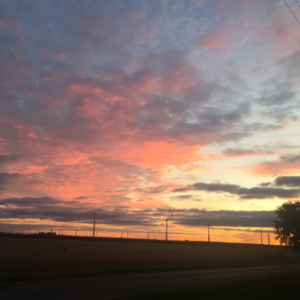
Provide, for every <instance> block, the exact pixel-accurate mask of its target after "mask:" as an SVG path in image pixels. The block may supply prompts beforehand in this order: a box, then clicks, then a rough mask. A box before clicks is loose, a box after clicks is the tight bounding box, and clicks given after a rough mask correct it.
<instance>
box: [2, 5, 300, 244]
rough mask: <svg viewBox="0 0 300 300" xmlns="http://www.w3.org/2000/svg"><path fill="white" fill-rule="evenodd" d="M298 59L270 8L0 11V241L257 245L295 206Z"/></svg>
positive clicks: (287, 27) (297, 34)
mask: <svg viewBox="0 0 300 300" xmlns="http://www.w3.org/2000/svg"><path fill="white" fill-rule="evenodd" d="M287 3H288V4H289V6H290V8H291V9H292V10H293V12H294V13H295V15H296V16H298V17H299V20H300V5H298V3H297V2H296V1H292V0H288V1H287ZM299 47H300V25H299V24H298V23H297V20H296V19H295V18H294V16H293V15H292V13H291V11H290V10H289V8H288V7H287V5H286V4H285V2H284V1H278V0H264V1H258V0H242V1H241V0H190V1H187V0H182V1H172V0H170V1H167V0H151V1H143V0H126V1H121V0H119V1H117V0H111V1H104V0H103V1H101V0H99V1H94V0H49V1H25V0H23V1H16V0H0V85H1V86H0V203H1V205H0V231H5V232H11V231H12V230H15V232H24V233H26V232H27V230H28V226H29V225H30V226H31V229H30V230H31V231H32V232H37V231H42V230H43V231H48V230H50V228H53V230H55V231H56V232H57V231H58V229H59V228H61V227H64V228H65V231H64V232H65V233H68V234H74V233H75V231H78V232H79V233H78V234H83V235H91V234H92V231H91V229H92V223H93V213H96V223H97V235H98V236H101V235H102V236H113V237H117V236H119V235H120V234H121V232H122V231H124V232H126V231H129V232H130V236H131V237H146V233H150V238H157V239H163V238H164V231H165V220H166V219H167V218H169V238H170V239H189V240H192V239H194V240H207V233H206V232H207V227H206V226H207V225H208V224H209V225H210V226H211V236H212V238H211V239H212V240H215V241H237V242H253V243H255V242H260V230H261V228H263V230H264V232H265V234H266V233H267V232H271V231H272V226H273V225H272V221H271V220H272V219H273V218H274V210H275V209H276V208H277V207H278V206H280V205H281V204H282V203H284V202H286V201H297V200H299V198H300V173H299V171H300V139H299V136H300V134H299V129H300V123H299V122H300V119H299V112H300V105H299V104H300V72H299V62H300V50H299V49H300V48H299ZM264 238H265V235H264ZM272 242H274V238H273V237H272Z"/></svg>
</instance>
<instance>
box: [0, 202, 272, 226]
mask: <svg viewBox="0 0 300 300" xmlns="http://www.w3.org/2000/svg"><path fill="white" fill-rule="evenodd" d="M1 203H3V204H4V205H3V206H2V208H1V214H0V218H5V219H7V218H8V219H9V218H16V217H17V218H20V219H24V218H38V219H51V220H53V221H57V222H82V223H91V222H92V217H93V213H94V212H95V211H96V212H97V223H98V224H99V223H100V224H107V225H121V226H127V225H135V226H158V224H157V222H158V220H160V219H165V217H166V216H171V217H170V222H173V223H175V224H180V225H184V226H194V227H198V226H207V220H208V219H209V223H210V225H211V226H237V227H268V226H272V222H271V219H273V218H274V212H273V211H229V210H219V211H207V210H205V209H176V208H156V209H155V208H154V209H149V208H148V209H142V210H134V209H130V208H128V207H124V206H121V207H114V208H112V207H106V208H103V207H100V206H99V205H97V204H95V203H87V202H86V203H80V202H79V201H68V202H65V201H63V200H59V199H55V198H51V197H41V198H32V197H24V198H8V199H4V200H2V201H1Z"/></svg>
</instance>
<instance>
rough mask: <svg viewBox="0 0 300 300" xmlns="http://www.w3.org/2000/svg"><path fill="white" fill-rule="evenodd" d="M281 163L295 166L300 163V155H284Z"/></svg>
mask: <svg viewBox="0 0 300 300" xmlns="http://www.w3.org/2000/svg"><path fill="white" fill-rule="evenodd" d="M280 160H281V161H284V162H287V163H290V164H293V163H296V162H298V161H300V154H289V155H283V156H281V157H280Z"/></svg>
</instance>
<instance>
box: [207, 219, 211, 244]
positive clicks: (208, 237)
mask: <svg viewBox="0 0 300 300" xmlns="http://www.w3.org/2000/svg"><path fill="white" fill-rule="evenodd" d="M207 241H208V242H210V225H209V223H208V220H207Z"/></svg>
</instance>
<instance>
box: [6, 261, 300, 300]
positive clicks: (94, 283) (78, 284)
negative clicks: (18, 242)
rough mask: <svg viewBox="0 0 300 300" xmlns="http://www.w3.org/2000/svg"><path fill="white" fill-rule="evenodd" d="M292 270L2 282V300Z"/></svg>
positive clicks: (89, 294) (299, 267)
mask: <svg viewBox="0 0 300 300" xmlns="http://www.w3.org/2000/svg"><path fill="white" fill-rule="evenodd" d="M290 271H300V264H294V265H281V266H267V267H252V268H238V269H221V270H193V271H178V272H157V273H142V274H137V273H135V274H121V275H108V276H95V277H79V278H70V279H53V280H42V281H34V282H20V283H2V284H0V299H1V300H6V299H10V300H13V299H24V300H26V299H30V300H32V299H43V300H48V299H55V300H60V299H64V300H69V299H72V300H77V299H84V300H89V299H93V300H94V299H97V300H106V299H114V298H118V297H123V296H131V295H135V294H137V295H139V294H143V293H149V292H158V291H168V290H178V289H186V288H197V287H204V286H213V285H216V284H220V283H226V282H235V281H240V280H245V279H250V278H257V277H264V276H267V275H271V274H278V273H284V272H290Z"/></svg>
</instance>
